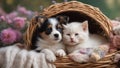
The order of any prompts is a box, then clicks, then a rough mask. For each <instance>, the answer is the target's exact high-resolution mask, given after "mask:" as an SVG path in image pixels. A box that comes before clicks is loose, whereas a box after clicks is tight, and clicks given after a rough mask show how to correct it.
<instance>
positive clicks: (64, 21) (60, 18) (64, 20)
mask: <svg viewBox="0 0 120 68" xmlns="http://www.w3.org/2000/svg"><path fill="white" fill-rule="evenodd" d="M56 18H57V20H58V21H59V22H60V23H61V24H67V23H68V21H69V17H68V16H57V17H56Z"/></svg>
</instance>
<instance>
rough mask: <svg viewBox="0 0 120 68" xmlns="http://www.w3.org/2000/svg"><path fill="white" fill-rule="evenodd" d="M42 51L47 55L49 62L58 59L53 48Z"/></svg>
mask: <svg viewBox="0 0 120 68" xmlns="http://www.w3.org/2000/svg"><path fill="white" fill-rule="evenodd" d="M41 52H43V53H45V57H46V60H47V61H48V62H55V61H56V56H55V54H54V53H53V52H52V51H51V50H49V49H44V50H42V51H41Z"/></svg>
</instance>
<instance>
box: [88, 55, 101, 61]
mask: <svg viewBox="0 0 120 68" xmlns="http://www.w3.org/2000/svg"><path fill="white" fill-rule="evenodd" d="M100 59H101V57H100V55H98V54H96V53H92V54H91V55H90V61H91V62H97V61H98V60H100Z"/></svg>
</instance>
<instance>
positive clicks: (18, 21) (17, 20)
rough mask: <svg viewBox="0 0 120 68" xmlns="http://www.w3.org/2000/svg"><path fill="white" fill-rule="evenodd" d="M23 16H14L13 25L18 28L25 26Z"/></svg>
mask: <svg viewBox="0 0 120 68" xmlns="http://www.w3.org/2000/svg"><path fill="white" fill-rule="evenodd" d="M25 20H26V19H25V18H23V17H15V18H14V20H13V21H14V26H15V27H16V28H18V29H22V28H23V27H24V26H25Z"/></svg>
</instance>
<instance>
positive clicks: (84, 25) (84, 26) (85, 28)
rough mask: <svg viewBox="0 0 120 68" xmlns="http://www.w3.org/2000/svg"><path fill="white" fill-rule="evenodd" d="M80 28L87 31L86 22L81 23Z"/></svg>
mask: <svg viewBox="0 0 120 68" xmlns="http://www.w3.org/2000/svg"><path fill="white" fill-rule="evenodd" d="M82 27H83V30H84V31H88V21H87V20H86V21H84V22H83V23H82Z"/></svg>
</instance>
